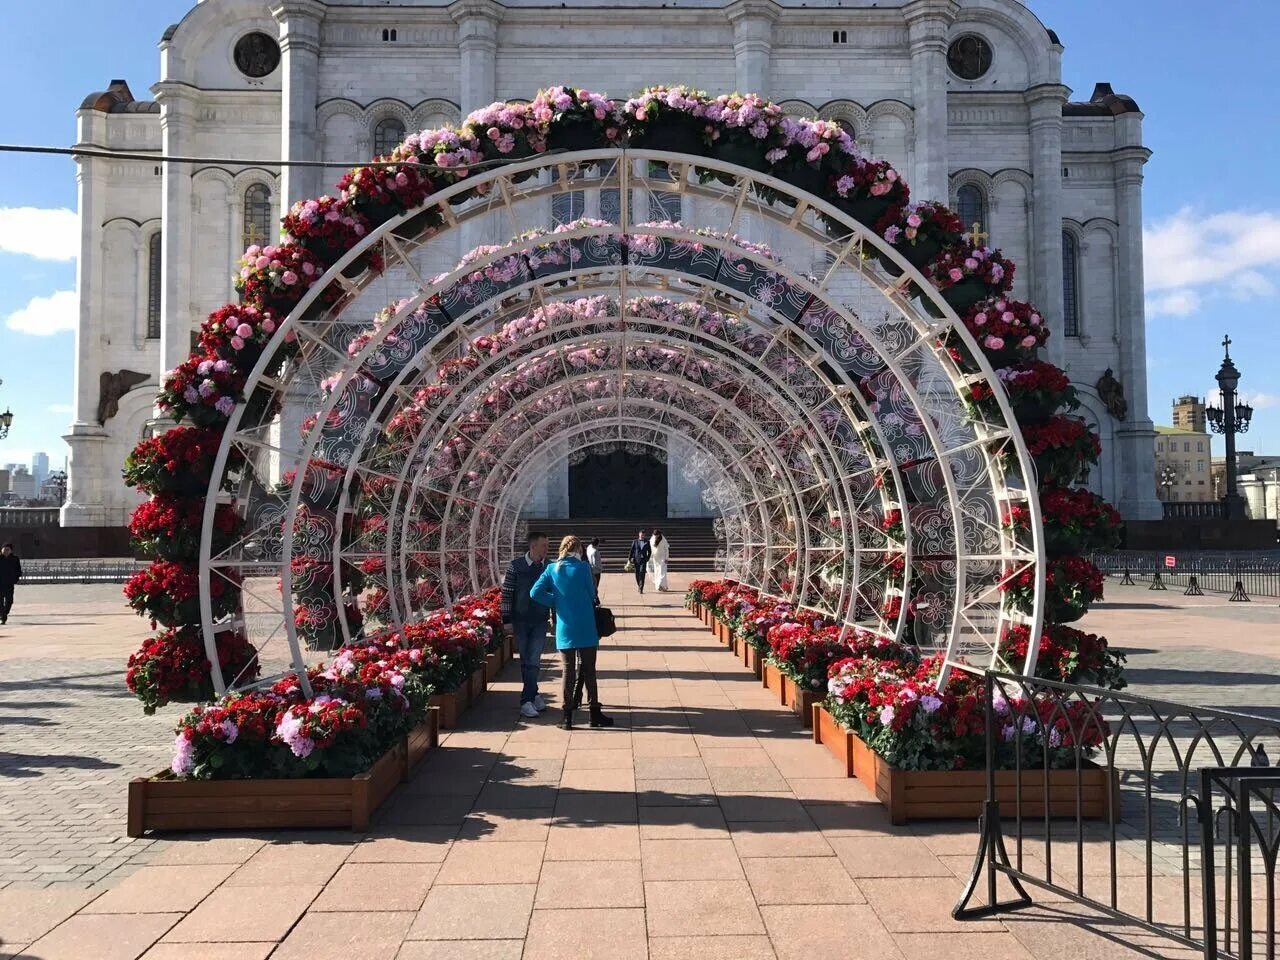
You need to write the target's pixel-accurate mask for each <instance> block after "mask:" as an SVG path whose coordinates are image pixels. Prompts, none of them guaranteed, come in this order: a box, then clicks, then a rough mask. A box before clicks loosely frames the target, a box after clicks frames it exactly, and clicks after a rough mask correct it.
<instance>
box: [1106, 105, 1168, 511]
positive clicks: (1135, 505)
mask: <svg viewBox="0 0 1280 960" xmlns="http://www.w3.org/2000/svg"><path fill="white" fill-rule="evenodd" d="M1116 142H1117V143H1118V144H1124V145H1125V146H1121V148H1120V149H1119V150H1118V151H1117V152H1116V153H1115V154H1113V158H1114V161H1115V170H1116V188H1115V189H1116V219H1117V221H1118V222H1119V226H1120V245H1119V257H1118V260H1119V264H1120V274H1119V277H1118V278H1117V281H1118V284H1119V289H1120V297H1119V306H1120V318H1119V323H1118V326H1119V328H1120V370H1119V371H1118V374H1119V379H1120V382H1121V383H1122V384H1123V385H1124V395H1125V399H1126V400H1128V401H1129V410H1128V415H1127V416H1126V417H1125V419H1124V420H1123V421H1122V422H1121V423H1119V424H1117V426H1116V440H1115V442H1116V446H1117V447H1118V450H1117V451H1116V454H1118V457H1119V459H1118V463H1119V466H1120V476H1119V485H1120V491H1121V493H1120V503H1119V504H1117V506H1118V507H1119V509H1120V512H1121V513H1122V514H1124V516H1125V517H1126V518H1128V519H1130V520H1159V519H1160V518H1161V516H1162V515H1163V513H1162V509H1161V506H1160V501H1159V500H1158V499H1157V497H1156V484H1155V464H1154V460H1153V458H1152V456H1151V448H1152V443H1153V441H1154V439H1155V428H1154V427H1153V426H1152V424H1151V417H1150V416H1149V415H1148V413H1147V325H1146V312H1145V308H1144V304H1143V300H1144V297H1145V286H1144V282H1143V277H1142V168H1143V166H1144V165H1145V164H1146V162H1147V158H1148V157H1150V156H1151V151H1150V150H1148V149H1147V148H1146V147H1143V146H1141V142H1142V114H1140V113H1138V112H1136V111H1135V112H1133V113H1129V114H1125V115H1123V116H1120V117H1117V118H1116Z"/></svg>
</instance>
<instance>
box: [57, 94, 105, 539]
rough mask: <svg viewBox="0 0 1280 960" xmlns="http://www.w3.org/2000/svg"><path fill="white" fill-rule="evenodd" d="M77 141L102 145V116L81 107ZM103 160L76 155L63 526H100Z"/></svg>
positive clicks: (103, 431) (103, 137) (102, 471)
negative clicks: (76, 243) (76, 237)
mask: <svg viewBox="0 0 1280 960" xmlns="http://www.w3.org/2000/svg"><path fill="white" fill-rule="evenodd" d="M77 126H78V128H79V129H78V131H77V132H78V136H77V140H78V141H79V144H78V145H81V146H86V147H96V146H99V145H101V144H102V143H105V133H106V130H105V116H104V115H103V114H101V113H98V112H96V111H92V110H82V111H81V112H80V114H79V116H78V117H77ZM104 163H106V161H104V160H97V159H94V158H92V157H79V158H77V159H76V193H77V204H76V206H77V209H78V210H79V213H80V256H79V258H78V260H77V261H76V291H77V292H78V294H79V297H80V301H79V317H78V319H77V322H76V366H75V392H74V396H75V413H74V415H73V420H72V424H71V430H70V432H69V433H68V434H67V435H66V436H64V437H63V439H64V440H66V441H67V444H68V446H70V447H71V460H70V465H69V467H68V470H67V497H66V501H65V502H64V503H63V506H62V519H61V523H62V526H64V527H92V526H101V525H102V522H103V484H104V481H105V477H106V469H107V465H106V464H105V463H104V462H103V448H104V445H105V443H106V439H107V431H106V430H104V429H103V428H102V427H101V426H99V425H98V383H99V381H98V378H99V376H100V375H101V374H102V372H103V369H102V367H103V350H102V346H103V343H102V341H103V335H104V333H107V332H108V331H107V323H106V318H105V317H103V316H102V313H101V310H100V309H99V305H100V304H102V302H103V299H102V286H101V276H102V270H101V266H102V220H103V215H102V211H103V208H104V205H105V199H106V188H107V185H106V182H105V178H106V172H105V171H104V170H103V169H102V167H103V164H104Z"/></svg>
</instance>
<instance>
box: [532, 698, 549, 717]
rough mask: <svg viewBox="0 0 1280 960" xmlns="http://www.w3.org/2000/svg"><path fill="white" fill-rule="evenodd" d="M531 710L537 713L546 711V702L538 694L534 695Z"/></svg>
mask: <svg viewBox="0 0 1280 960" xmlns="http://www.w3.org/2000/svg"><path fill="white" fill-rule="evenodd" d="M533 709H535V710H537V711H538V712H539V713H541V712H542V711H543V710H545V709H547V701H545V700H543V699H542V694H540V693H537V694H534V696H533Z"/></svg>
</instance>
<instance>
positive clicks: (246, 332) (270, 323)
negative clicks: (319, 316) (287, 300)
mask: <svg viewBox="0 0 1280 960" xmlns="http://www.w3.org/2000/svg"><path fill="white" fill-rule="evenodd" d="M282 322H283V318H282V317H281V316H279V315H278V314H277V313H276V312H275V311H273V310H269V309H267V310H259V309H258V308H257V307H255V306H252V305H250V304H244V305H240V306H235V305H230V304H229V305H227V306H225V307H220V308H218V309H217V310H215V311H214V312H213V313H211V314H209V316H208V318H207V319H206V320H205V322H204V323H203V324H201V325H200V346H201V347H202V348H203V349H204V350H205V352H206V353H208V354H212V355H213V356H212V357H210V359H215V360H216V359H222V360H234V361H236V363H237V364H238V366H239V368H240V371H241V372H242V373H247V372H248V370H249V368H250V367H252V366H253V364H254V363H256V362H257V359H258V354H259V353H261V352H262V349H263V348H264V347H265V346H266V345H267V343H268V342H269V341H270V340H271V338H272V336H274V335H275V332H276V328H277V327H278V326H280V324H281V323H282ZM295 343H296V341H295Z"/></svg>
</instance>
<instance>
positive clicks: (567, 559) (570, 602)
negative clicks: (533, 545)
mask: <svg viewBox="0 0 1280 960" xmlns="http://www.w3.org/2000/svg"><path fill="white" fill-rule="evenodd" d="M581 553H582V544H581V541H579V540H578V538H577V537H572V536H571V537H565V538H564V539H563V540H561V541H560V559H559V560H557V561H556V562H555V563H551V564H548V565H547V568H546V569H545V570H543V571H542V576H540V577H538V580H537V582H536V583H534V585H533V586H532V587H531V588H530V590H529V597H530V599H532V600H533V601H534V602H535V603H540V604H542V605H543V606H547V607H554V608H555V612H556V649H557V650H559V651H560V660H561V662H562V663H563V665H564V691H563V693H562V694H561V696H562V699H561V702H560V704H561V707H563V710H564V719H563V721H561V724H560V725H561V726H562V727H564V728H565V729H566V730H572V729H573V686H574V682H575V680H576V679H577V674H578V669H579V665H580V666H581V670H582V679H583V686H585V687H586V692H587V698H588V701H589V702H590V704H591V726H593V727H611V726H613V721H612V720H610V719H609V718H608V717H606V716H605V715H604V714H603V713H602V712H601V710H600V696H599V691H598V689H597V685H596V654H597V652H598V651H599V649H600V634H599V633H598V632H597V630H596V586H595V578H594V577H593V576H592V575H591V565H590V564H589V563H587V561H586V560H584V559H582V556H581Z"/></svg>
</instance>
